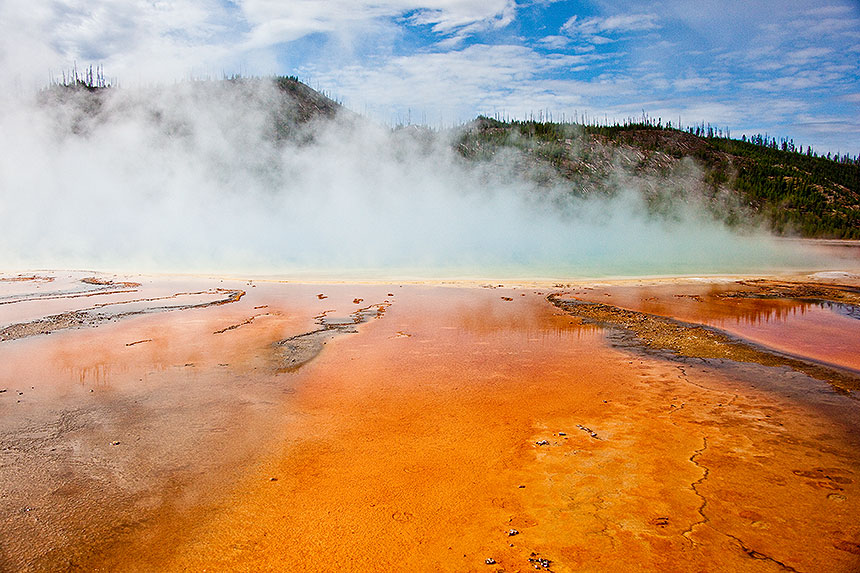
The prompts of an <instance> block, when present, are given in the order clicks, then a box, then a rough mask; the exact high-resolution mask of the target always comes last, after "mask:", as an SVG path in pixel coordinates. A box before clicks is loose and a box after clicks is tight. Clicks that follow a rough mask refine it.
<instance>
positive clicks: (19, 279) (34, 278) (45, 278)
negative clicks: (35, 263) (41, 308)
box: [0, 275, 54, 283]
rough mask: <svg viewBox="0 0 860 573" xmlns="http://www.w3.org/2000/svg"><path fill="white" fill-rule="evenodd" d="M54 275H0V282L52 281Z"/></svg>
mask: <svg viewBox="0 0 860 573" xmlns="http://www.w3.org/2000/svg"><path fill="white" fill-rule="evenodd" d="M53 280H54V277H49V276H43V275H18V276H16V277H0V282H3V283H13V282H32V281H39V282H52V281H53Z"/></svg>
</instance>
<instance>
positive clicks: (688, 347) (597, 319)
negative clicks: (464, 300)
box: [547, 291, 860, 392]
mask: <svg viewBox="0 0 860 573" xmlns="http://www.w3.org/2000/svg"><path fill="white" fill-rule="evenodd" d="M815 292H825V291H815ZM562 297H563V295H560V294H552V295H549V296H548V297H547V300H549V301H550V302H551V303H552V304H554V305H555V306H557V307H558V308H560V309H562V310H564V311H565V312H567V313H568V314H570V315H572V316H576V317H579V318H581V319H583V320H585V321H588V322H591V323H594V324H598V325H600V326H603V327H607V328H611V329H614V330H615V331H616V333H615V336H614V337H613V341H614V342H615V343H617V344H620V345H624V346H636V345H641V346H642V347H644V348H647V349H649V350H651V351H658V352H659V351H669V352H671V353H674V354H675V355H676V356H682V357H687V358H717V359H724V360H735V361H738V362H752V363H756V364H762V365H764V366H777V367H779V366H782V367H787V368H791V369H793V370H796V371H798V372H802V373H804V374H806V375H808V376H811V377H813V378H817V379H818V380H823V381H826V382H828V383H830V384H831V385H833V387H834V388H836V389H838V390H841V391H843V392H850V391H856V390H860V373H858V372H854V371H851V370H849V369H843V368H838V367H833V366H830V365H826V364H820V363H816V362H813V361H811V360H803V359H801V358H797V357H793V356H788V355H785V354H783V353H780V352H777V351H774V350H771V349H768V348H764V347H761V346H758V345H754V344H752V343H749V342H746V341H744V340H741V339H740V338H737V337H735V336H731V335H729V334H727V333H725V332H723V331H721V330H719V329H717V328H714V327H711V326H704V325H701V324H691V323H687V322H682V321H680V320H676V319H673V318H668V317H664V316H658V315H653V314H648V313H645V312H639V311H634V310H628V309H625V308H619V307H616V306H612V305H608V304H602V303H595V302H585V301H581V300H577V299H567V298H562Z"/></svg>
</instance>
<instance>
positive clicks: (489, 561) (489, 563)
mask: <svg viewBox="0 0 860 573" xmlns="http://www.w3.org/2000/svg"><path fill="white" fill-rule="evenodd" d="M484 563H486V564H487V565H495V564H496V560H495V559H493V558H492V557H487V558H486V559H484Z"/></svg>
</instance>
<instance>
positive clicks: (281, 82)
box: [39, 76, 354, 139]
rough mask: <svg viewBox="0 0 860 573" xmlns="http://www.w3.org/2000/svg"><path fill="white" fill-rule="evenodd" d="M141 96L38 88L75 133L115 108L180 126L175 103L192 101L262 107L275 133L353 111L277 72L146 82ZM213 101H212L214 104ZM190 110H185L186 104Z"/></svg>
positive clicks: (205, 106) (78, 87) (88, 85)
mask: <svg viewBox="0 0 860 573" xmlns="http://www.w3.org/2000/svg"><path fill="white" fill-rule="evenodd" d="M136 91H138V94H137V95H139V96H140V97H139V98H138V99H134V98H127V99H126V100H122V98H115V99H119V100H120V101H119V102H117V101H110V100H111V96H113V95H116V94H118V93H122V92H126V90H123V89H120V88H115V87H111V86H109V85H97V84H95V83H92V82H91V81H76V82H73V83H70V84H57V85H52V86H51V87H49V88H48V89H46V90H43V91H42V92H41V93H40V94H39V102H40V103H41V105H43V106H45V107H46V108H49V109H60V110H62V111H63V113H62V114H60V115H58V116H57V121H58V122H62V123H67V125H68V127H69V129H70V130H71V131H72V132H74V133H79V134H80V133H86V132H89V131H91V130H92V129H93V128H94V127H95V126H97V125H98V124H99V123H100V122H103V121H105V120H108V119H109V116H111V115H114V116H115V115H116V114H117V113H120V114H121V113H139V111H140V108H142V107H143V108H146V109H147V114H148V116H149V119H150V120H151V121H153V122H155V123H161V124H166V125H165V127H166V128H167V129H168V130H178V131H181V130H182V126H181V125H171V122H172V121H173V122H176V121H179V122H181V121H182V117H181V115H182V114H177V113H174V112H175V109H172V107H173V106H175V105H189V103H190V105H191V106H192V107H195V106H196V107H197V108H199V109H200V110H202V111H206V110H212V109H218V107H219V106H225V105H227V106H231V107H234V106H241V107H242V109H247V111H248V112H257V111H259V110H263V112H264V113H265V115H267V116H268V117H267V118H266V126H267V129H268V131H269V136H270V137H272V138H274V139H290V138H296V137H301V138H305V137H312V133H311V132H309V130H307V129H305V127H306V126H307V124H310V123H312V122H313V121H314V120H319V119H322V120H326V119H332V118H334V117H335V116H336V115H339V114H340V115H347V116H354V114H352V113H351V112H349V110H347V109H346V108H344V107H343V106H341V105H340V104H339V103H338V102H336V101H334V100H332V99H330V98H329V97H327V96H325V95H323V94H321V93H319V92H318V91H316V90H314V89H312V88H310V87H309V86H307V85H305V84H303V83H302V82H300V81H299V80H298V78H296V77H293V76H279V77H275V78H241V77H236V78H229V79H224V80H215V81H192V82H183V83H179V84H176V85H174V86H168V87H160V88H142V89H141V90H136ZM213 104H214V105H213ZM186 111H187V110H186Z"/></svg>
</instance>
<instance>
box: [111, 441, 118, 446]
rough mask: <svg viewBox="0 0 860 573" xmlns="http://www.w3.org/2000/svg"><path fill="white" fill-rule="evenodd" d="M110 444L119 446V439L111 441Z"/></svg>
mask: <svg viewBox="0 0 860 573" xmlns="http://www.w3.org/2000/svg"><path fill="white" fill-rule="evenodd" d="M110 445H112V446H118V445H119V441H116V442H111V443H110Z"/></svg>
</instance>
